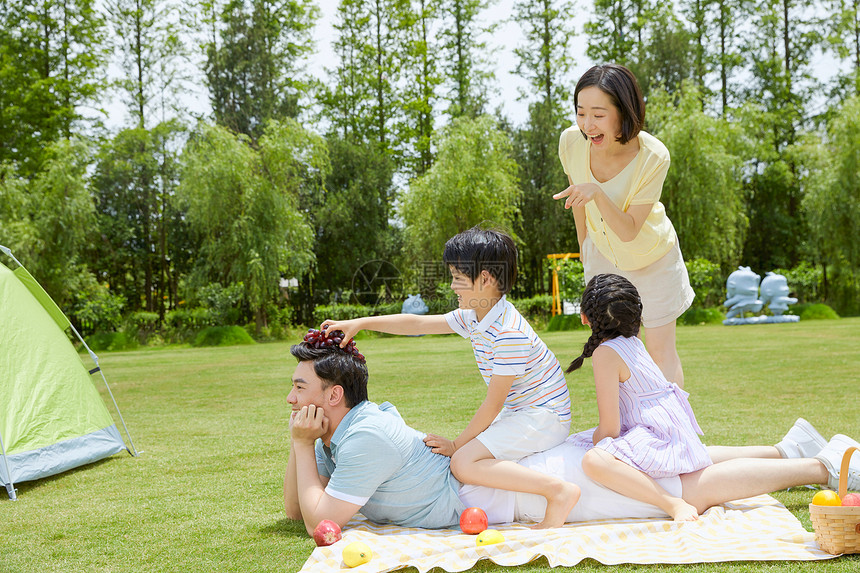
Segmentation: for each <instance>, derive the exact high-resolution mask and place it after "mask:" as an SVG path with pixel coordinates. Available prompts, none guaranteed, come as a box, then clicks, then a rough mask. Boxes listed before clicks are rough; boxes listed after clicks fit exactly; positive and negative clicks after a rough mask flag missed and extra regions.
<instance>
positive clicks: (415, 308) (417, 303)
mask: <svg viewBox="0 0 860 573" xmlns="http://www.w3.org/2000/svg"><path fill="white" fill-rule="evenodd" d="M429 311H430V308H429V307H428V306H427V303H425V302H424V300H423V299H422V298H421V295H420V294H410V295H406V300H404V301H403V307H402V310H401V312H402V313H404V314H427V313H428V312H429Z"/></svg>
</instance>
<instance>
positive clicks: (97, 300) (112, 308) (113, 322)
mask: <svg viewBox="0 0 860 573" xmlns="http://www.w3.org/2000/svg"><path fill="white" fill-rule="evenodd" d="M124 306H125V298H124V297H122V296H120V295H117V294H112V293H111V292H110V290H109V289H108V288H107V287H106V286H104V285H101V284H97V283H94V284H92V285H89V286H88V288H87V289H85V290H83V291H80V292H78V293H77V294H76V295H75V302H74V304H73V306H72V313H73V314H74V315H75V317H76V318H77V319H78V322H79V323H80V327H81V332H82V333H88V332H111V331H114V330H116V329H118V328H119V327H120V325H121V324H122V308H123V307H124Z"/></svg>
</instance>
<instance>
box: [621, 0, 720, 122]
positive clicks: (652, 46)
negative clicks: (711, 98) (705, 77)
mask: <svg viewBox="0 0 860 573" xmlns="http://www.w3.org/2000/svg"><path fill="white" fill-rule="evenodd" d="M646 30H647V31H648V34H647V37H646V39H645V40H644V42H645V44H644V46H643V47H642V51H641V53H640V56H639V61H638V62H635V63H631V64H630V69H631V71H633V73H634V74H635V75H636V78H637V79H638V81H639V85H640V87H641V88H642V93H643V95H644V96H645V98H646V99H647V98H648V97H649V96H650V95H651V92H652V91H654V90H656V89H660V88H663V89H665V90H668V91H669V92H670V93H678V92H680V91H681V85H682V84H683V82H685V81H687V80H689V79H691V78H694V77H695V76H696V74H697V69H696V68H697V65H698V62H697V61H696V59H697V53H696V52H697V50H696V48H695V45H694V44H693V43H692V41H691V34H690V33H689V32H688V31H687V30H686V29H685V28H684V26H683V24H681V22H680V21H679V20H678V18H677V17H676V16H675V15H674V13H673V12H672V11H671V9H669V8H668V7H663V8H661V9H659V10H654V11H653V12H652V17H651V18H650V19H649V21H648V23H647V26H646ZM697 93H698V94H699V95H700V97H701V98H702V102H701V104H700V105H701V106H702V107H704V98H705V95H706V94H705V91H703V90H700V91H698V92H697Z"/></svg>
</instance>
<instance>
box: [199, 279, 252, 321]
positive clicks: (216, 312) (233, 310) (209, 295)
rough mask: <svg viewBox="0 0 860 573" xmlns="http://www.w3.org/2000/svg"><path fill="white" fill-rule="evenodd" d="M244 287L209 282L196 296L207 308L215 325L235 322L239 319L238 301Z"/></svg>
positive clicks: (238, 284) (240, 284)
mask: <svg viewBox="0 0 860 573" xmlns="http://www.w3.org/2000/svg"><path fill="white" fill-rule="evenodd" d="M244 290H245V287H244V285H243V284H242V283H234V284H231V285H228V286H226V287H224V286H221V285H220V284H219V283H210V284H208V285H206V286H205V287H203V288H201V289H200V290H199V291H198V292H197V298H198V299H199V300H200V301H201V302H202V303H203V305H204V306H205V307H206V308H207V309H208V312H209V320H210V321H211V323H212V324H213V325H215V326H224V325H226V324H235V323H236V322H237V321H238V320H239V308H238V306H237V305H238V303H239V301H240V300H241V299H242V294H243V292H244Z"/></svg>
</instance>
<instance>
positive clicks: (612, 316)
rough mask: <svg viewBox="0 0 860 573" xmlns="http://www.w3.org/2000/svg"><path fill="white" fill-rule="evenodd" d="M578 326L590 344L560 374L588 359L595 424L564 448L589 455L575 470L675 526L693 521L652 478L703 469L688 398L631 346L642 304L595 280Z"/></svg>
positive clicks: (615, 284)
mask: <svg viewBox="0 0 860 573" xmlns="http://www.w3.org/2000/svg"><path fill="white" fill-rule="evenodd" d="M581 310H582V322H583V324H587V325H589V326H590V327H591V336H590V337H589V338H588V341H587V342H586V343H585V346H584V348H583V350H582V354H580V355H579V357H577V358H576V359H575V360H574V361H573V362H571V364H570V366H569V367H568V369H567V372H572V371H574V370H576V369H578V368H579V367H580V366H582V363H583V361H584V360H585V358H589V357H590V358H591V359H592V366H593V368H594V385H595V390H596V394H597V410H598V415H599V421H598V425H597V427H596V428H592V429H590V430H586V431H584V432H580V433H578V434H574V435H572V436H571V437H570V438H569V439H568V441H569V442H572V443H574V444H576V445H578V446H581V447H584V448H587V449H589V451H588V452H587V453H586V454H585V457H584V458H583V460H582V469H583V471H584V472H585V474H586V475H587V476H588V477H590V478H591V479H593V480H594V481H596V482H598V483H600V484H602V485H604V486H606V487H608V488H609V489H612V490H615V491H617V492H618V493H621V494H623V495H626V496H627V497H631V498H633V499H637V500H639V501H644V502H646V503H650V504H653V505H656V506H657V507H659V508H661V509H663V511H665V512H666V513H668V514H669V515H671V516H672V518H673V519H675V521H690V520H694V519H696V518H697V517H698V513H697V511H696V508H695V507H693V506H692V505H690V504H688V503H687V502H685V501H684V500H683V499H681V498H680V497H675V496H672V495H670V494H669V493H668V492H667V491H666V490H665V489H663V488H662V487H661V486H660V485H658V484H657V482H656V481H654V478H662V477H671V476H677V475H681V474H687V473H691V472H694V471H697V470H700V469H702V468H704V467H707V466H709V465H711V463H712V462H711V458H710V456H709V455H708V452H707V450H706V448H705V446H704V444H702V442H701V440H700V439H699V435H701V434H702V430H701V428H700V427H699V424H698V423H697V422H696V417H695V416H694V415H693V410H692V408H691V407H690V402H689V400H688V396H689V394H687V393H686V392H684V391H683V390H682V389H681V388H680V387H679V386H678V385H677V384H675V383H672V382H669V381H667V380H666V377H665V376H664V375H663V373H662V372H661V370H660V368H658V367H657V364H656V363H655V362H654V360H653V359H652V358H651V356H650V355H649V354H648V352H647V351H646V350H645V346H644V344H642V341H641V340H640V339H639V338H638V334H639V325H640V324H641V322H642V301H641V299H640V298H639V293H638V291H637V290H636V287H634V286H633V284H632V283H630V281H628V280H627V279H625V278H624V277H621V276H619V275H613V274H601V275H597V276H595V277H593V278H592V279H591V280H590V281H588V285H587V286H586V287H585V291H584V292H583V294H582V307H581Z"/></svg>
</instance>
